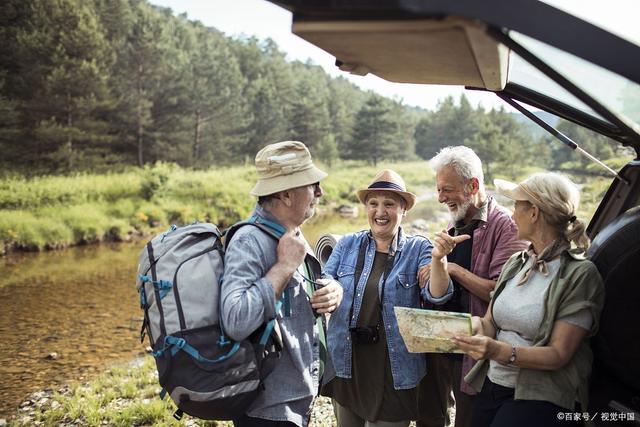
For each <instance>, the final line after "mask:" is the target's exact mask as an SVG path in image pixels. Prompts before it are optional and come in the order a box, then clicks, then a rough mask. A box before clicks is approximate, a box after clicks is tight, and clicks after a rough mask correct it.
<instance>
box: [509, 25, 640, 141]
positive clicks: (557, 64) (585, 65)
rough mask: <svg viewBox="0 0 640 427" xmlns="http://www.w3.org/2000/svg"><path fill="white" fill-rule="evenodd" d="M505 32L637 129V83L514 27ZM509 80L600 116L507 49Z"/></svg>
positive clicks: (639, 115) (639, 87)
mask: <svg viewBox="0 0 640 427" xmlns="http://www.w3.org/2000/svg"><path fill="white" fill-rule="evenodd" d="M509 35H510V36H511V37H512V38H513V39H514V40H515V41H517V42H518V43H520V44H521V45H522V46H524V47H525V48H526V49H527V50H529V51H530V52H532V53H533V54H534V55H536V56H537V57H538V58H540V59H541V60H543V61H544V62H545V63H547V64H551V65H552V67H553V69H554V70H556V71H557V72H559V73H560V74H562V75H563V76H564V77H565V78H567V79H568V80H570V81H571V82H572V83H573V84H575V85H576V86H578V87H579V88H580V89H582V90H583V91H585V92H586V93H587V94H589V95H590V96H591V97H593V98H594V99H596V100H598V102H600V103H601V104H602V105H604V106H605V107H606V108H607V109H609V110H610V111H612V112H614V113H616V114H617V115H618V116H620V117H624V118H626V121H627V122H628V123H630V124H631V126H632V127H634V128H635V129H636V130H637V131H640V125H639V124H640V85H638V84H637V83H634V82H632V81H630V80H628V79H626V78H624V77H622V76H620V75H618V74H615V73H612V72H610V71H608V70H606V69H604V68H602V67H599V66H597V65H594V64H592V63H590V62H588V61H585V60H583V59H580V58H578V57H576V56H574V55H571V54H569V53H567V52H564V51H562V50H560V49H556V48H554V47H552V46H549V45H547V44H545V43H542V42H540V41H538V40H535V39H533V38H531V37H527V36H525V35H523V34H520V33H517V32H515V31H510V32H509ZM508 81H509V82H513V83H517V84H519V85H521V86H524V87H527V88H529V89H532V90H535V91H536V92H539V93H541V94H543V95H547V96H550V97H552V98H554V99H557V100H558V101H561V102H564V103H566V104H568V105H570V106H572V107H574V108H577V109H579V110H581V111H583V112H584V113H587V114H589V115H591V116H594V117H596V118H599V119H600V120H604V119H603V118H602V117H601V116H600V115H598V114H597V113H595V112H594V111H593V110H592V109H591V108H589V107H588V106H586V105H585V104H584V103H582V102H581V101H580V100H578V99H577V98H576V97H574V96H573V95H571V94H570V93H569V92H568V91H566V90H565V89H563V88H562V87H560V86H559V85H558V84H556V83H555V82H554V81H552V80H551V79H550V78H548V77H547V76H546V75H544V74H543V73H542V72H540V71H538V70H537V69H536V68H534V67H533V66H531V65H529V64H528V63H527V62H526V61H525V60H524V59H522V58H521V57H520V56H518V55H517V54H516V53H515V52H511V58H510V64H509V77H508Z"/></svg>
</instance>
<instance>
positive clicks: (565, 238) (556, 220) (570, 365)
mask: <svg viewBox="0 0 640 427" xmlns="http://www.w3.org/2000/svg"><path fill="white" fill-rule="evenodd" d="M495 185H496V188H497V190H498V192H499V193H501V194H503V195H504V196H506V197H508V198H511V199H513V200H515V205H514V213H513V219H514V221H515V223H516V225H517V227H518V238H519V239H523V240H528V241H530V242H531V245H530V246H529V249H528V250H526V251H523V252H520V253H516V254H514V255H513V256H512V257H511V258H510V259H509V261H507V263H506V264H505V265H504V267H503V269H502V274H501V275H500V278H499V279H498V282H497V284H496V290H495V293H494V295H493V299H492V301H491V303H490V305H489V309H488V311H487V314H486V315H485V316H484V317H483V318H479V317H474V318H473V319H472V324H473V333H474V335H473V336H471V337H456V345H457V346H458V347H459V348H460V349H461V350H463V351H464V352H465V353H467V354H469V355H470V356H471V357H473V358H474V359H476V360H479V362H478V363H476V365H475V366H474V368H473V369H472V370H471V372H469V374H468V375H467V376H466V377H465V381H467V382H468V383H469V384H471V385H472V386H473V387H474V388H475V389H476V390H478V391H479V394H478V395H477V397H476V399H475V401H474V406H473V412H472V425H473V426H478V427H479V426H489V425H491V426H494V427H499V426H518V427H525V426H542V425H544V426H548V425H565V422H564V421H563V420H562V418H561V416H559V415H558V414H563V413H565V412H571V413H573V412H574V411H575V412H582V411H583V410H586V409H587V407H586V397H587V379H588V377H589V374H590V372H591V360H592V356H591V350H590V349H589V341H588V337H589V336H591V335H593V334H594V333H595V331H596V330H597V328H598V319H599V316H600V312H601V310H602V305H603V302H604V286H603V284H602V279H601V278H600V275H599V274H598V270H597V269H596V267H595V265H594V264H593V263H591V262H590V261H588V260H586V259H585V258H584V253H585V251H586V249H587V248H588V246H589V239H588V237H587V236H586V234H585V225H584V223H583V222H582V221H580V220H579V219H577V218H576V212H577V209H578V204H579V202H580V195H579V193H578V190H577V188H576V187H575V185H574V184H573V183H572V182H571V181H569V180H568V179H567V178H565V177H563V176H561V175H558V174H554V173H539V174H535V175H533V176H531V177H529V178H527V179H526V180H524V181H523V182H521V183H520V184H514V183H510V182H507V181H502V180H495ZM572 246H574V248H573V249H572Z"/></svg>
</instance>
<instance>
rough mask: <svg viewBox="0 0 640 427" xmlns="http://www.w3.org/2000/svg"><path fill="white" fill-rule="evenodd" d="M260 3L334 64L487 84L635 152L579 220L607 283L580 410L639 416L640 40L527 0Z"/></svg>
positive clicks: (471, 85)
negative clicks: (289, 16) (587, 397)
mask: <svg viewBox="0 0 640 427" xmlns="http://www.w3.org/2000/svg"><path fill="white" fill-rule="evenodd" d="M270 1H271V2H273V3H275V4H277V5H280V6H281V7H284V8H286V9H288V10H290V11H291V12H292V13H293V25H292V31H293V32H294V33H295V34H297V35H298V36H300V37H301V38H303V39H305V40H307V41H309V42H310V43H312V44H314V45H316V46H318V47H320V48H321V49H323V50H325V51H327V52H328V53H330V54H332V55H333V56H334V57H335V58H336V65H337V66H338V67H339V68H340V69H341V70H343V71H345V72H350V73H353V74H358V75H365V74H368V73H371V74H374V75H377V76H379V77H381V78H383V79H386V80H389V81H393V82H404V83H419V84H446V85H464V86H466V87H467V89H472V90H484V91H490V92H494V93H496V95H498V96H500V97H501V98H502V99H504V100H505V101H507V102H509V103H510V104H511V105H512V106H515V107H516V108H518V109H519V110H520V111H523V109H524V110H525V111H524V112H525V113H526V112H527V111H526V110H528V109H529V108H530V107H535V108H538V109H541V110H544V111H547V112H549V113H552V114H554V115H556V116H558V117H562V118H564V119H566V120H569V121H572V122H574V123H576V124H579V125H581V126H584V127H586V128H588V129H590V130H592V131H594V132H597V133H599V134H602V135H605V136H607V137H609V138H610V139H612V140H614V141H617V142H618V143H620V144H622V145H624V146H628V147H631V148H632V149H633V150H634V151H635V153H636V160H634V161H632V162H630V163H629V164H627V165H626V166H624V167H623V168H622V169H621V170H620V171H618V172H617V177H616V178H612V182H611V186H610V188H609V189H608V191H607V192H606V194H605V196H604V197H603V198H602V200H601V203H600V205H599V207H598V209H597V210H596V213H595V214H594V216H593V218H592V220H591V223H590V224H589V228H588V234H589V235H590V237H591V238H592V240H593V246H592V248H591V250H590V256H591V258H592V260H593V261H594V263H595V264H596V265H597V266H598V268H599V270H600V272H601V274H602V276H603V278H604V280H605V286H606V292H607V296H606V303H605V308H604V311H603V314H602V322H601V329H600V332H599V333H598V335H597V336H596V337H594V339H593V340H592V347H593V350H594V357H595V361H594V369H593V374H592V377H593V378H592V390H591V407H590V408H589V411H590V412H591V413H592V414H593V413H596V412H598V413H602V412H624V413H629V412H635V413H637V414H638V415H636V420H638V423H640V328H639V327H638V324H639V323H638V320H637V317H636V311H637V309H638V307H640V279H638V277H640V270H639V269H640V208H639V207H638V206H639V205H640V160H639V158H640V126H638V122H640V117H638V115H640V112H637V111H636V112H634V111H629V110H627V109H626V107H625V104H623V103H620V102H618V101H619V98H620V97H621V96H622V97H635V96H637V98H640V47H639V46H638V45H636V44H634V43H632V42H630V41H627V40H626V39H623V38H621V37H619V36H616V35H614V34H611V33H609V32H607V31H605V30H603V29H601V28H599V27H597V26H595V25H593V24H591V23H589V22H586V21H584V20H581V19H579V18H577V17H575V16H573V15H571V14H569V13H567V12H564V11H562V10H559V9H557V8H554V7H552V6H550V5H548V4H546V3H542V2H540V1H536V0H512V1H508V2H505V1H499V0H485V1H481V2H480V1H477V0H457V1H455V2H454V1H450V0H424V1H411V0H378V1H375V2H363V1H359V0H332V1H330V2H328V1H324V0H270ZM619 13H620V14H625V13H633V11H623V10H621V11H619ZM603 82H605V83H603ZM637 98H632V99H634V100H635V102H637ZM634 114H635V115H634ZM565 143H567V142H566V141H565ZM567 145H570V144H567ZM573 148H575V147H573ZM614 173H615V171H614ZM598 420H599V418H598V419H596V421H598ZM601 423H602V424H603V425H615V423H612V422H606V421H601ZM626 425H628V424H626Z"/></svg>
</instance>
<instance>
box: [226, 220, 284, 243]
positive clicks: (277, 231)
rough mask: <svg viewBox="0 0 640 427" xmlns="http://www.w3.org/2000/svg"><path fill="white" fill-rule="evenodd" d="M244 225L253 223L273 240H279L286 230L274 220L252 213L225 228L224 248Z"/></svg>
mask: <svg viewBox="0 0 640 427" xmlns="http://www.w3.org/2000/svg"><path fill="white" fill-rule="evenodd" d="M245 225H253V226H255V227H258V228H259V229H260V230H262V231H263V232H265V233H266V234H268V235H269V236H271V237H273V238H274V239H275V240H280V237H282V235H283V234H284V233H285V232H286V231H287V230H286V229H285V228H284V227H283V226H281V225H280V224H278V223H277V222H274V221H269V220H268V219H265V218H261V217H259V216H258V215H252V216H251V217H250V218H249V219H248V220H246V221H240V222H236V223H235V224H233V225H232V226H231V227H229V228H227V229H226V230H225V232H224V233H223V235H224V249H225V250H226V249H227V246H228V245H229V242H231V238H232V237H233V235H234V234H235V233H236V231H238V230H239V229H240V228H241V227H244V226H245Z"/></svg>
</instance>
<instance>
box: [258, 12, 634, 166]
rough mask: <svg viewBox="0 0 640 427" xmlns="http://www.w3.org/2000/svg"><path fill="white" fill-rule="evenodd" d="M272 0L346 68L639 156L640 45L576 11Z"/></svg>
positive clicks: (306, 36)
mask: <svg viewBox="0 0 640 427" xmlns="http://www.w3.org/2000/svg"><path fill="white" fill-rule="evenodd" d="M270 1H271V2H272V3H275V4H278V5H280V6H282V7H284V8H286V9H288V10H290V11H291V12H292V13H293V26H292V30H293V32H294V33H295V34H297V35H298V36H300V37H302V38H303V39H305V40H307V41H309V42H311V43H313V44H314V45H316V46H318V47H320V48H322V49H323V50H325V51H327V52H329V53H330V54H332V55H333V56H335V57H336V65H338V66H339V67H340V69H342V70H344V71H348V72H351V73H354V74H367V73H371V74H375V75H377V76H379V77H381V78H383V79H386V80H389V81H394V82H403V83H423V84H447V85H464V86H466V87H467V88H468V89H477V90H486V91H492V92H495V93H496V94H498V95H499V96H501V97H502V98H503V99H505V100H507V101H509V100H515V101H519V102H524V103H526V104H528V105H530V106H533V107H536V108H539V109H542V110H545V111H548V112H550V113H553V114H555V115H557V116H560V117H563V118H565V119H567V120H570V121H572V122H574V123H578V124H580V125H582V126H585V127H587V128H589V129H591V130H594V131H596V132H598V133H600V134H603V135H606V136H608V137H610V138H611V139H613V140H616V141H618V142H620V143H622V144H623V145H626V146H630V147H633V148H634V150H635V151H636V154H637V156H638V157H640V125H638V123H639V122H640V117H638V116H639V115H640V112H636V111H635V107H634V110H633V111H631V110H629V111H627V109H626V105H627V104H629V105H634V106H635V103H634V102H632V103H626V102H623V101H625V100H624V99H623V100H622V101H621V100H620V98H621V97H624V96H634V95H637V96H638V98H640V61H639V60H638V58H640V46H638V45H636V44H634V43H632V42H631V41H629V40H626V39H624V38H622V37H620V36H618V35H615V34H612V33H610V32H608V31H606V30H604V29H602V28H600V27H597V26H595V25H594V24H591V23H589V22H587V21H584V20H582V19H580V18H578V17H576V16H573V15H571V14H570V13H568V12H565V11H562V10H560V9H557V8H555V7H553V6H551V5H548V4H546V3H543V2H540V1H537V0H509V1H504V0H483V1H482V2H479V1H477V0H457V1H450V0H423V1H415V0H413V1H411V0H377V1H375V2H366V1H362V0H332V1H331V2H327V1H325V0H270ZM621 13H623V12H622V11H621ZM594 81H596V82H598V84H594V83H593V82H594ZM636 103H637V101H636Z"/></svg>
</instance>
